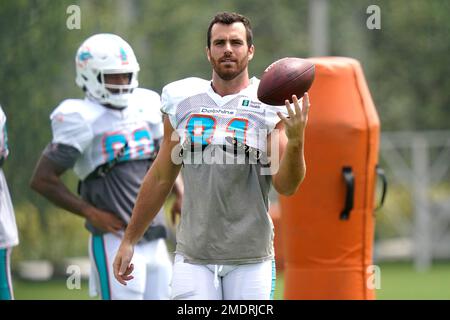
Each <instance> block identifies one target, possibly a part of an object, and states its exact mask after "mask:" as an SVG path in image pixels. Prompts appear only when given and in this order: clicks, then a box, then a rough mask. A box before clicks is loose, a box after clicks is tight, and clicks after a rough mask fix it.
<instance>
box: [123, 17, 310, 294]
mask: <svg viewBox="0 0 450 320" xmlns="http://www.w3.org/2000/svg"><path fill="white" fill-rule="evenodd" d="M254 50H255V49H254V46H253V43H252V30H251V26H250V22H249V20H248V19H247V18H246V17H244V16H242V15H240V14H236V13H220V14H217V15H216V16H215V17H214V19H213V20H212V21H211V23H210V25H209V28H208V33H207V48H206V54H207V57H208V60H209V62H210V63H211V66H212V80H211V81H206V80H202V79H198V78H187V79H184V80H180V81H176V82H173V83H170V84H168V85H167V86H165V87H164V89H163V93H162V109H161V110H162V111H163V113H164V130H165V131H164V140H163V142H162V145H161V150H160V153H159V154H158V157H157V159H156V160H155V163H154V165H153V167H152V168H151V170H150V171H149V173H148V174H147V176H146V178H145V179H144V182H143V185H142V188H141V191H140V193H139V195H138V198H137V202H136V205H135V208H134V212H133V215H132V219H131V222H130V223H129V225H128V227H127V229H126V232H125V236H124V238H123V240H122V244H121V246H120V248H119V251H118V253H117V256H116V258H115V261H114V273H115V276H116V278H117V280H118V281H119V282H121V283H122V284H126V283H127V281H128V280H129V279H130V278H131V277H132V274H133V273H132V272H133V270H132V267H131V265H130V260H131V258H132V256H133V248H134V246H135V244H136V243H137V241H138V240H139V239H140V237H141V236H142V234H143V233H144V230H145V226H146V225H147V224H148V223H149V222H150V221H152V219H153V217H154V216H155V214H156V213H157V212H158V210H159V208H160V207H161V205H162V203H163V201H164V198H165V195H166V194H167V193H168V192H169V191H170V189H171V186H172V184H173V182H174V180H175V178H176V177H177V175H178V173H179V172H180V170H181V172H182V177H183V181H184V186H185V193H184V197H183V206H182V214H181V222H180V224H179V227H178V230H177V247H176V256H175V264H174V272H173V282H172V298H173V299H227V300H228V299H232V300H235V299H270V298H271V297H272V295H273V291H274V283H275V264H274V248H273V237H274V234H273V224H272V221H271V219H270V216H269V214H268V209H269V203H268V193H269V189H270V187H271V185H272V184H273V186H274V187H275V189H276V190H277V191H278V192H279V193H281V194H284V195H291V194H293V193H294V192H295V191H296V190H297V188H298V187H299V185H300V183H301V181H302V180H303V178H304V175H305V161H304V155H303V142H304V129H305V126H306V122H307V115H308V109H309V102H308V97H307V95H305V96H304V97H303V107H301V106H300V104H301V102H299V100H298V99H297V97H296V96H293V97H292V98H293V105H292V106H291V105H290V104H289V101H288V100H286V106H283V107H281V106H279V107H274V106H269V105H264V104H263V103H261V102H260V101H258V99H257V88H258V79H256V78H249V74H248V63H249V61H250V60H251V59H252V58H253V55H254ZM281 111H283V112H284V115H283V114H282V112H281ZM288 115H289V117H288ZM174 132H176V135H177V136H178V137H179V141H178V140H177V139H170V138H171V136H172V135H173V133H174ZM180 142H181V148H180V146H179V144H180ZM274 142H275V143H274ZM273 146H277V147H276V148H274V147H273ZM274 149H275V150H274ZM199 155H200V156H199ZM276 155H279V156H280V161H279V165H278V166H277V165H276V164H275V162H276V161H275V159H276ZM177 156H179V157H181V161H180V160H179V159H178V158H177ZM243 156H245V157H244V158H242V157H243ZM267 166H269V168H270V170H267V168H266V167H267ZM155 189H157V190H158V193H155V192H154V191H152V190H155Z"/></svg>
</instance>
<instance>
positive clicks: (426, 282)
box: [14, 263, 450, 300]
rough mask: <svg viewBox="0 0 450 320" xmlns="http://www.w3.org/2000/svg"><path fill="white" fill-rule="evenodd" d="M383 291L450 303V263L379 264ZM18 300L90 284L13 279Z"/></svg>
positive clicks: (83, 292) (81, 293)
mask: <svg viewBox="0 0 450 320" xmlns="http://www.w3.org/2000/svg"><path fill="white" fill-rule="evenodd" d="M379 266H380V269H381V289H378V290H377V291H376V295H377V299H380V300H390V299H400V300H409V299H447V300H448V299H450V263H437V264H434V265H433V267H432V268H431V270H430V271H429V272H426V273H417V272H416V271H415V270H414V268H413V267H412V266H411V264H406V263H389V264H388V263H384V264H380V265H379ZM283 281H284V279H283V274H281V273H279V274H278V275H277V287H276V290H275V299H276V300H279V299H282V297H283ZM14 291H15V298H16V299H17V300H23V299H25V300H30V299H31V300H42V299H44V300H53V299H55V300H61V299H63V300H72V299H77V300H83V299H92V298H90V297H89V294H88V291H89V286H88V283H87V281H82V282H81V288H80V289H73V290H69V289H67V287H66V281H65V279H59V280H58V279H56V280H51V281H48V282H29V281H23V280H18V279H17V278H15V279H14Z"/></svg>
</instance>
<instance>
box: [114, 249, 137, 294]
mask: <svg viewBox="0 0 450 320" xmlns="http://www.w3.org/2000/svg"><path fill="white" fill-rule="evenodd" d="M133 254H134V247H133V246H132V245H131V244H128V243H127V242H124V241H122V243H121V244H120V247H119V250H118V251H117V254H116V258H115V259H114V263H113V269H114V277H115V278H116V279H117V281H119V282H120V283H121V284H123V285H124V286H126V285H127V281H130V280H131V279H133V278H134V277H133V276H132V275H131V273H132V272H133V269H134V265H133V264H132V263H131V259H132V258H133Z"/></svg>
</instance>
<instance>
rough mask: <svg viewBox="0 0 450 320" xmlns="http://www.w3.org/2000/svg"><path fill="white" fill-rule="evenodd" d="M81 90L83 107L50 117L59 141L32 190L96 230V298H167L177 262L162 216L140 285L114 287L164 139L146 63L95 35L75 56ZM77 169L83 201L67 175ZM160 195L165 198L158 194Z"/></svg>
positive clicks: (144, 256)
mask: <svg viewBox="0 0 450 320" xmlns="http://www.w3.org/2000/svg"><path fill="white" fill-rule="evenodd" d="M75 64H76V84H77V85H78V86H79V87H80V88H81V89H82V90H83V91H84V92H85V94H86V97H85V99H84V100H79V99H68V100H64V101H63V102H61V103H60V105H59V106H58V107H57V108H56V109H55V110H54V111H53V112H52V113H51V115H50V119H51V126H52V132H53V140H52V142H51V143H49V144H48V145H47V147H46V148H45V149H44V151H43V153H42V156H41V158H40V160H39V162H38V163H37V165H36V168H35V172H34V175H33V178H32V180H31V187H32V188H33V189H34V190H36V191H37V192H39V193H40V194H42V195H43V196H44V197H46V198H47V199H48V200H50V201H52V202H53V203H54V204H56V205H58V206H60V207H61V208H64V209H66V210H68V211H70V212H72V213H74V214H77V215H80V216H82V217H84V218H85V219H86V227H87V229H88V230H89V231H90V233H91V234H90V240H89V254H90V260H91V268H92V270H91V275H90V281H89V284H90V289H91V290H90V292H91V295H96V294H101V297H102V299H104V300H107V299H168V298H169V284H170V279H171V273H172V263H171V260H170V259H169V255H168V252H167V248H166V243H165V238H166V233H167V230H166V226H165V221H164V220H165V219H164V214H163V212H162V210H158V213H157V214H156V218H155V219H154V220H153V223H152V224H151V225H150V226H149V227H148V228H147V226H146V228H145V229H146V230H145V234H144V236H143V237H142V239H141V241H140V242H139V243H138V244H137V245H136V246H135V255H134V258H133V265H134V276H135V279H134V280H133V281H130V282H129V284H128V286H126V287H124V286H121V285H119V284H118V283H117V281H113V279H114V277H113V273H112V262H113V258H114V255H115V253H116V251H117V249H118V247H119V244H120V241H121V239H122V236H123V231H124V228H125V226H126V225H127V223H128V222H129V221H130V216H131V213H132V209H133V206H134V203H135V200H136V196H137V194H138V191H139V188H140V185H141V182H142V180H143V178H144V176H145V174H146V172H147V170H148V169H149V168H150V167H151V165H152V163H153V160H154V158H155V156H156V154H157V152H158V149H159V144H160V141H161V138H162V136H163V124H162V115H161V112H160V96H159V94H157V93H156V92H154V91H151V90H147V89H142V88H138V71H139V64H138V62H137V60H136V57H135V54H134V52H133V49H132V48H131V47H130V45H129V44H128V43H127V42H126V41H125V40H123V39H122V38H120V37H119V36H117V35H113V34H96V35H93V36H91V37H89V38H88V39H87V40H85V41H84V42H83V43H82V45H81V46H80V47H79V49H78V51H77V53H76V57H75ZM70 168H73V170H74V172H75V174H76V175H77V176H78V178H79V180H80V183H79V186H78V193H79V197H78V196H76V195H75V194H74V193H72V192H71V191H69V190H68V188H67V187H66V186H65V185H64V183H63V181H62V180H61V176H62V174H63V173H64V172H65V171H66V170H68V169H70ZM155 192H158V191H157V190H155Z"/></svg>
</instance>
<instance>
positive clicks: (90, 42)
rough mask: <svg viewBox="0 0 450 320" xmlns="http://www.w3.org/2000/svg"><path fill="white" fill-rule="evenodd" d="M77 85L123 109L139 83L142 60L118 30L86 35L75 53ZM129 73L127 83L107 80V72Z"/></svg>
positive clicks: (104, 102) (112, 105) (97, 99)
mask: <svg viewBox="0 0 450 320" xmlns="http://www.w3.org/2000/svg"><path fill="white" fill-rule="evenodd" d="M75 66H76V79H75V82H76V83H77V85H78V86H79V87H80V88H82V89H83V90H84V91H85V92H86V95H87V96H88V97H90V98H93V99H95V100H96V101H98V102H99V103H101V104H104V105H109V106H111V107H113V108H117V109H123V108H126V107H127V105H128V100H129V98H130V96H131V93H132V92H133V90H134V89H135V88H137V86H138V78H137V77H138V72H139V64H138V62H137V59H136V56H135V55H134V52H133V49H132V48H131V46H130V45H129V44H128V43H127V42H126V41H125V40H123V39H122V38H121V37H119V36H117V35H115V34H109V33H102V34H96V35H93V36H91V37H89V38H88V39H86V40H85V41H84V42H83V43H82V44H81V46H80V47H79V48H78V50H77V54H76V56H75ZM124 73H126V74H129V79H130V80H129V83H128V84H107V83H105V74H124Z"/></svg>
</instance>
